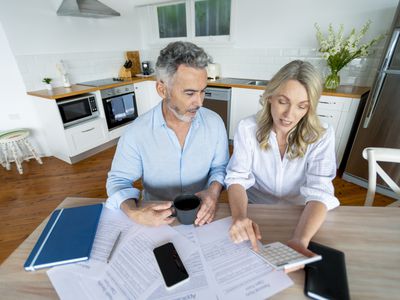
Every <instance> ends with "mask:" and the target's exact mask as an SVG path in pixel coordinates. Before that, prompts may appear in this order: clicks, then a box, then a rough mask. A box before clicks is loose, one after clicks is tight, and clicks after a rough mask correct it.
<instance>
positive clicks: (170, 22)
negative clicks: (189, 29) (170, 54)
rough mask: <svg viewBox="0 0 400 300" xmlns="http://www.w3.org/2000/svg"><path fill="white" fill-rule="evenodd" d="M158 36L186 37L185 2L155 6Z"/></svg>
mask: <svg viewBox="0 0 400 300" xmlns="http://www.w3.org/2000/svg"><path fill="white" fill-rule="evenodd" d="M157 16H158V31H159V36H160V38H171V37H186V36H187V34H186V6H185V3H179V4H173V5H165V6H158V7H157Z"/></svg>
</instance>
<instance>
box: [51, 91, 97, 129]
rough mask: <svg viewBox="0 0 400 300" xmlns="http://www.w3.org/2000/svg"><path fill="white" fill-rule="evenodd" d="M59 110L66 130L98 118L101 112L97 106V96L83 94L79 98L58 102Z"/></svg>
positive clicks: (69, 98)
mask: <svg viewBox="0 0 400 300" xmlns="http://www.w3.org/2000/svg"><path fill="white" fill-rule="evenodd" d="M57 106H58V110H59V111H60V115H61V119H62V121H63V124H64V128H67V127H70V126H72V125H76V124H78V123H81V122H84V121H87V120H90V119H93V118H96V117H98V116H99V111H98V109H97V104H96V96H95V95H93V94H83V95H80V96H78V97H68V98H63V99H62V100H58V101H57Z"/></svg>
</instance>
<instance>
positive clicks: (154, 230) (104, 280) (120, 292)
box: [47, 225, 196, 300]
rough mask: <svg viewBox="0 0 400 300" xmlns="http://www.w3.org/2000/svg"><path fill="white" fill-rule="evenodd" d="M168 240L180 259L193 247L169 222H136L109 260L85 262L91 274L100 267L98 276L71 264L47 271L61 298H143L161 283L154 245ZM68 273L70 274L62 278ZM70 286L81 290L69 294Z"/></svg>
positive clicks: (185, 256)
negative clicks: (79, 292) (77, 293)
mask: <svg viewBox="0 0 400 300" xmlns="http://www.w3.org/2000/svg"><path fill="white" fill-rule="evenodd" d="M170 241H172V242H173V243H174V245H175V247H176V249H177V251H178V253H179V255H180V256H181V258H182V259H187V258H188V257H190V256H191V255H192V253H193V252H194V251H195V250H196V249H195V246H194V245H193V244H192V243H191V242H190V241H189V240H187V239H186V238H185V237H184V236H182V235H181V234H179V233H177V232H176V231H175V230H173V229H172V228H171V227H169V226H162V227H145V226H139V225H137V226H131V227H130V229H129V230H127V231H126V232H125V233H124V237H123V240H122V241H121V242H120V244H119V245H118V247H117V248H116V250H115V252H114V255H113V257H112V259H111V262H110V263H109V264H106V263H103V262H101V261H100V262H99V261H96V260H93V261H89V262H88V264H87V266H88V268H89V270H91V274H90V275H92V273H95V271H101V272H100V274H99V276H97V277H94V276H90V275H89V274H88V272H86V271H85V272H77V268H74V267H73V266H72V265H71V266H65V267H64V266H63V267H59V268H53V269H51V270H49V271H48V272H47V274H48V276H49V278H50V280H51V282H52V284H53V286H54V287H55V289H56V290H57V292H58V295H59V296H60V298H61V299H74V300H77V299H144V295H145V293H147V292H148V291H150V290H155V289H157V288H158V286H160V285H161V284H163V282H162V277H161V274H160V271H159V269H158V266H157V262H156V260H155V257H154V254H153V249H154V248H155V247H157V246H160V245H162V244H165V243H167V242H170ZM101 265H103V266H102V267H100V266H101ZM81 270H83V269H81ZM67 273H68V274H69V275H71V277H68V280H67V281H65V280H64V279H65V278H66V277H67V276H66V275H65V274H67ZM71 289H83V290H84V291H83V292H82V293H81V296H80V297H71V295H69V294H67V293H66V291H68V290H71ZM71 293H74V294H75V291H74V292H71Z"/></svg>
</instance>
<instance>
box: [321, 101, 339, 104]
mask: <svg viewBox="0 0 400 300" xmlns="http://www.w3.org/2000/svg"><path fill="white" fill-rule="evenodd" d="M319 103H324V104H336V102H329V101H319Z"/></svg>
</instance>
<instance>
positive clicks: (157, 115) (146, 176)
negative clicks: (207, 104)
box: [107, 101, 229, 208]
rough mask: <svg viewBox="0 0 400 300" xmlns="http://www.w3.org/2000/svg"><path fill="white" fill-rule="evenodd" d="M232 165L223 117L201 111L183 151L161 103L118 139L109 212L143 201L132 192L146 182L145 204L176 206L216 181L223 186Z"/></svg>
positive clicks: (109, 185) (110, 178)
mask: <svg viewBox="0 0 400 300" xmlns="http://www.w3.org/2000/svg"><path fill="white" fill-rule="evenodd" d="M228 160H229V151H228V138H227V134H226V129H225V126H224V123H223V121H222V119H221V117H220V116H219V115H218V114H216V113H215V112H213V111H211V110H209V109H206V108H203V107H202V108H200V109H199V110H198V111H197V113H196V116H195V118H194V119H193V121H192V123H191V126H190V129H189V132H188V134H187V136H186V140H185V144H184V146H183V148H181V146H180V144H179V140H178V138H177V136H176V135H175V132H174V131H173V130H172V129H170V128H169V127H168V126H167V124H166V122H165V119H164V116H163V114H162V101H161V102H160V104H158V105H157V106H156V107H154V108H153V109H152V110H150V111H148V112H147V113H145V114H144V115H142V116H140V117H139V118H137V119H136V120H135V121H134V122H133V123H132V124H131V125H129V126H128V128H127V129H126V131H125V132H124V134H123V135H122V137H121V138H120V140H119V142H118V146H117V150H116V152H115V156H114V159H113V162H112V166H111V170H110V172H109V173H108V178H107V194H108V196H109V198H108V199H107V206H108V207H114V208H119V207H120V205H121V203H122V202H123V201H125V200H126V199H129V198H136V199H139V198H140V191H139V190H138V189H136V188H133V186H132V184H133V182H134V181H135V180H137V179H139V178H142V183H143V187H144V194H143V199H144V200H172V199H174V198H175V196H177V195H178V194H181V193H197V192H199V191H201V190H204V189H206V188H208V186H209V185H210V184H211V182H213V181H217V182H219V183H221V185H224V178H225V174H226V171H225V168H226V165H227V163H228Z"/></svg>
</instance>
